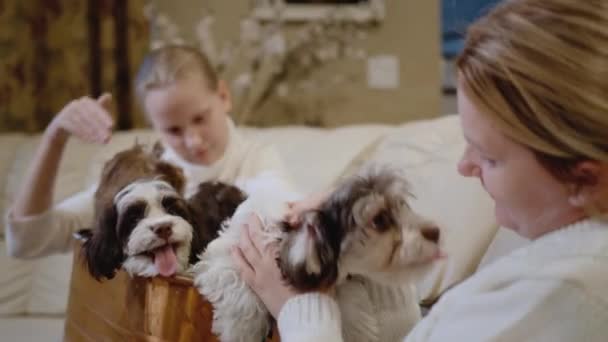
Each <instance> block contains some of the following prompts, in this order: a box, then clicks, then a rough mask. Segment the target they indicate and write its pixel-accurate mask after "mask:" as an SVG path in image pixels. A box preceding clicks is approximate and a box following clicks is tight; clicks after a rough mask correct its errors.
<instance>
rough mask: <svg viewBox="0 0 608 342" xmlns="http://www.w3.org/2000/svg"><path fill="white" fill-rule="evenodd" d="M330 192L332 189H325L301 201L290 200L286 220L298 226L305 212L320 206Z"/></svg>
mask: <svg viewBox="0 0 608 342" xmlns="http://www.w3.org/2000/svg"><path fill="white" fill-rule="evenodd" d="M330 193H331V191H323V192H319V193H315V194H313V195H310V196H308V197H306V198H304V199H302V200H300V201H297V202H290V203H289V211H288V212H287V215H286V216H285V221H287V222H288V223H289V224H290V225H291V226H296V225H297V224H298V222H299V220H300V216H301V215H302V213H303V212H305V211H307V210H311V209H316V208H318V207H319V206H320V205H321V203H323V201H325V200H326V199H327V197H329V194H330Z"/></svg>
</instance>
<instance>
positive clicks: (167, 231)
mask: <svg viewBox="0 0 608 342" xmlns="http://www.w3.org/2000/svg"><path fill="white" fill-rule="evenodd" d="M172 226H173V225H172V224H171V223H162V224H159V225H158V226H154V228H152V230H153V231H154V234H156V236H158V237H159V238H161V239H165V240H167V239H169V237H170V236H171V233H172V230H171V228H172Z"/></svg>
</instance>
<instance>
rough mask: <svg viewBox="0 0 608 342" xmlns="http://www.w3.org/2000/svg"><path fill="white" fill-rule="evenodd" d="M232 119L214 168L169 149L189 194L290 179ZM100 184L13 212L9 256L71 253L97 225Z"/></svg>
mask: <svg viewBox="0 0 608 342" xmlns="http://www.w3.org/2000/svg"><path fill="white" fill-rule="evenodd" d="M228 120H229V134H230V137H229V142H228V146H227V147H226V152H225V153H224V155H223V157H222V158H221V159H220V160H218V161H217V162H215V163H214V164H213V165H211V166H201V165H194V164H191V163H189V162H187V161H185V160H183V159H182V158H180V157H179V156H178V155H177V154H176V153H175V152H174V151H173V150H171V149H170V148H166V151H165V154H164V155H163V159H165V160H167V161H169V162H172V163H174V164H176V165H177V166H180V167H181V168H183V170H184V174H185V176H186V180H187V182H186V195H190V194H192V193H193V192H194V191H196V188H197V187H198V184H199V183H200V182H202V181H208V180H220V181H224V182H228V183H239V182H241V181H245V180H247V179H249V178H252V177H255V176H257V175H259V174H260V173H262V172H265V171H272V172H276V173H277V174H278V175H279V176H280V177H287V176H286V173H285V168H284V166H283V164H282V162H281V159H280V157H279V154H278V152H277V151H276V149H275V148H274V147H272V146H269V145H263V144H260V143H256V142H253V141H249V140H246V139H245V138H244V137H243V136H242V135H241V134H240V133H239V132H238V130H237V129H236V128H235V126H234V123H233V122H232V120H231V119H228ZM96 188H97V185H93V186H91V187H90V188H88V189H86V190H85V191H83V192H80V193H77V194H75V195H74V196H72V197H70V198H68V199H66V200H65V201H63V202H61V203H59V204H58V205H56V206H54V207H53V208H51V209H50V210H48V211H46V212H44V213H42V214H40V215H35V216H31V217H20V218H16V217H14V216H13V215H12V210H8V212H7V215H6V217H5V226H6V243H7V249H8V252H9V254H11V255H14V256H17V257H22V258H35V257H41V256H45V255H49V254H53V253H58V252H67V251H69V250H71V248H72V243H73V238H72V234H73V233H74V232H75V231H77V230H78V229H81V228H86V227H91V226H92V224H93V195H94V193H95V190H96Z"/></svg>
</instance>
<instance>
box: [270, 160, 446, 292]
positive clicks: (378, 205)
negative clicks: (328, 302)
mask: <svg viewBox="0 0 608 342" xmlns="http://www.w3.org/2000/svg"><path fill="white" fill-rule="evenodd" d="M408 196H409V190H408V184H407V182H406V180H405V178H404V177H402V176H400V175H399V174H398V173H397V172H396V171H393V170H390V169H386V168H378V167H375V168H373V167H372V168H368V169H366V170H365V171H363V172H362V173H361V174H359V175H357V176H354V177H352V178H350V179H347V180H345V181H344V182H342V184H340V185H339V186H338V188H337V190H336V191H335V192H334V193H333V194H332V195H331V196H330V197H329V198H328V199H327V200H326V201H325V202H324V203H322V204H321V206H320V208H318V209H316V210H311V211H308V212H305V213H303V215H302V217H301V219H300V221H299V224H298V225H297V227H287V230H288V231H289V232H291V233H289V234H286V235H285V237H284V241H283V243H282V246H281V252H280V257H279V259H278V262H279V267H280V268H281V271H282V272H283V276H284V277H285V279H286V280H287V281H288V282H289V283H290V284H291V285H292V286H293V287H294V288H296V289H298V290H302V291H309V290H312V289H319V288H324V287H327V286H331V285H333V284H335V283H336V282H341V280H343V279H344V278H345V277H346V276H348V275H360V276H364V277H368V278H371V279H374V280H375V281H377V282H379V283H383V284H387V285H390V284H403V283H405V282H407V281H409V280H410V279H411V278H412V277H415V276H416V275H418V274H419V273H421V271H424V269H425V268H426V266H427V265H428V264H429V263H430V262H431V261H433V260H435V259H436V258H438V257H439V256H440V252H439V245H438V243H439V237H440V231H439V228H438V227H437V226H436V225H435V224H434V223H432V222H430V221H428V220H426V219H425V218H423V217H421V216H420V215H418V214H416V213H415V212H414V211H412V210H411V208H410V207H409V205H408V203H407V200H408Z"/></svg>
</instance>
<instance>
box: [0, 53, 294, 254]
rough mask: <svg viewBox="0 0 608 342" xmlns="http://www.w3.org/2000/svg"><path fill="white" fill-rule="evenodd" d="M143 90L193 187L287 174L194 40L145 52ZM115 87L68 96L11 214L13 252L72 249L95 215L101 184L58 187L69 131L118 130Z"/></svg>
mask: <svg viewBox="0 0 608 342" xmlns="http://www.w3.org/2000/svg"><path fill="white" fill-rule="evenodd" d="M136 93H137V97H138V101H139V102H140V104H141V105H142V107H143V109H144V111H145V113H146V116H147V118H148V120H149V122H150V123H151V125H152V128H153V129H154V130H155V131H156V132H157V133H158V135H159V137H160V139H161V141H162V142H163V145H164V146H165V155H164V156H163V158H164V159H166V160H168V161H170V162H173V163H174V164H176V165H178V166H180V167H182V168H183V170H184V173H185V175H186V178H187V184H186V193H191V192H194V191H195V190H196V187H197V186H198V184H199V183H200V182H202V181H206V180H221V181H225V182H229V183H234V182H236V181H238V180H245V179H247V178H251V177H254V176H256V175H258V174H259V173H261V172H263V171H273V172H276V173H277V174H278V175H279V176H285V175H284V167H283V164H282V162H281V160H280V157H279V155H278V153H277V151H276V150H275V149H274V147H272V146H269V145H263V144H260V143H257V142H255V141H249V140H247V139H245V138H244V137H243V136H241V134H240V133H239V130H238V129H236V128H235V125H234V123H233V122H232V120H231V118H230V116H229V114H228V113H229V111H230V109H231V102H230V94H229V91H228V88H227V86H226V84H225V83H224V82H223V81H221V80H219V79H218V76H217V75H216V73H215V71H214V70H213V68H212V67H211V65H210V63H209V61H208V60H207V58H206V56H205V55H203V54H202V53H201V52H199V51H198V50H196V49H194V48H190V47H186V46H167V47H164V48H160V49H158V50H154V51H152V52H151V53H149V54H148V55H147V56H146V58H145V59H144V61H143V63H142V65H141V67H140V70H139V72H138V75H137V79H136ZM110 101H111V96H110V95H109V94H104V95H102V96H101V97H100V98H98V99H93V98H89V97H83V98H80V99H76V100H73V101H72V102H70V103H69V104H67V105H66V106H65V107H64V108H63V109H62V110H61V111H60V112H59V113H58V114H57V116H56V117H55V118H54V119H53V121H52V122H51V123H50V124H49V126H48V127H47V128H46V130H45V132H44V133H43V135H42V141H41V143H40V146H39V147H38V151H37V153H36V155H35V157H34V160H33V161H32V162H31V167H30V172H29V174H28V175H27V176H26V179H25V182H24V184H23V186H22V188H21V191H20V193H19V194H18V195H17V198H16V199H15V203H14V205H13V207H12V208H11V209H10V210H9V211H8V213H7V215H6V220H5V221H6V227H7V228H6V242H7V246H8V251H9V253H10V254H11V255H13V256H16V257H22V258H34V257H40V256H45V255H48V254H52V253H57V252H65V251H69V250H70V249H71V247H72V241H73V239H72V233H73V232H74V231H76V230H78V229H81V228H84V227H90V226H92V223H93V193H94V191H95V186H93V187H91V188H89V189H86V190H85V191H83V192H81V193H78V194H76V195H74V196H73V197H71V198H68V199H67V200H65V201H63V202H61V203H57V204H54V203H52V199H53V188H54V185H55V180H56V178H57V170H58V168H59V163H60V161H61V156H62V153H63V150H64V148H65V146H66V143H67V141H68V139H72V138H74V137H75V138H78V139H80V140H82V141H85V142H89V143H97V144H103V143H107V142H108V141H109V140H110V138H111V134H112V125H113V121H112V117H111V115H110V113H109V109H108V104H109V103H110Z"/></svg>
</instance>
